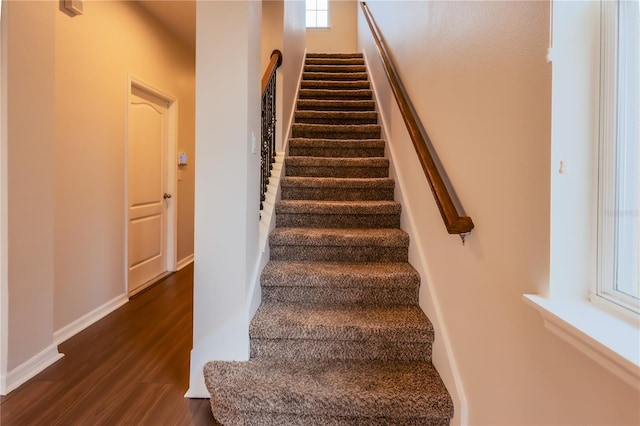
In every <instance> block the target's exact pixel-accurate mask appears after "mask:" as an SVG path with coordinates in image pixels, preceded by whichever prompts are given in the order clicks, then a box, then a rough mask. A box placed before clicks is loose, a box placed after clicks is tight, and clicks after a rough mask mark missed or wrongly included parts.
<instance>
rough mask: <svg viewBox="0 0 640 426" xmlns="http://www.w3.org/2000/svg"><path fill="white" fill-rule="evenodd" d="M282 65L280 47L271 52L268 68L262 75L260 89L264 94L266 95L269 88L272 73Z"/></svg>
mask: <svg viewBox="0 0 640 426" xmlns="http://www.w3.org/2000/svg"><path fill="white" fill-rule="evenodd" d="M280 65H282V52H281V51H279V50H278V49H275V50H274V51H273V52H271V59H270V60H269V65H267V69H266V70H264V74H263V75H262V90H261V91H260V93H262V95H264V91H265V90H267V85H268V84H269V79H270V78H271V74H273V73H274V72H276V69H278V67H279V66H280Z"/></svg>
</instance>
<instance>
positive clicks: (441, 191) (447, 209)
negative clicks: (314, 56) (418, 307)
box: [360, 2, 473, 242]
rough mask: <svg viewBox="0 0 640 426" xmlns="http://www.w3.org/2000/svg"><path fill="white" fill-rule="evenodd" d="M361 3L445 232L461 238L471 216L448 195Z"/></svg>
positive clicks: (426, 139) (424, 136)
mask: <svg viewBox="0 0 640 426" xmlns="http://www.w3.org/2000/svg"><path fill="white" fill-rule="evenodd" d="M360 6H361V7H362V11H363V13H364V17H365V18H366V20H367V23H368V24H369V28H370V29H371V33H372V34H373V38H374V40H375V43H376V47H377V50H378V55H379V56H380V59H381V60H382V64H383V66H384V70H385V73H386V74H387V78H388V79H389V84H390V85H391V90H392V91H393V95H394V96H395V98H396V101H397V102H398V107H399V108H400V113H401V114H402V118H403V120H404V123H405V125H406V126H407V130H408V131H409V135H410V136H411V141H412V142H413V146H414V147H415V149H416V153H417V154H418V158H419V159H420V164H421V165H422V169H423V170H424V174H425V176H426V177H427V181H428V182H429V186H430V187H431V192H432V193H433V196H434V198H435V200H436V204H437V205H438V209H439V210H440V214H441V215H442V220H443V221H444V224H445V226H446V228H447V232H448V233H449V234H459V235H460V236H461V237H462V241H463V242H464V236H465V235H466V234H468V233H469V232H471V230H472V229H473V221H472V220H471V218H470V217H467V216H460V215H459V214H458V210H457V209H456V206H455V205H454V203H453V200H452V199H451V196H450V195H449V191H448V189H447V187H446V185H445V184H444V181H443V179H442V176H441V175H440V171H439V170H438V167H437V166H436V164H435V162H434V161H433V156H432V155H431V152H430V151H429V144H430V139H429V136H428V135H427V134H426V132H425V131H423V130H422V129H423V128H422V125H421V123H420V118H419V117H418V115H417V114H416V113H415V110H414V109H413V106H412V104H411V101H410V100H409V97H408V96H407V94H406V90H405V89H404V86H403V85H402V81H401V80H400V77H399V75H398V72H397V71H396V68H395V66H394V65H393V62H392V61H391V57H390V55H389V53H388V52H387V49H386V47H385V45H384V43H383V41H382V35H381V34H380V30H379V29H378V26H377V25H376V24H375V21H374V19H373V16H372V15H371V11H370V10H369V7H368V6H367V4H366V2H360Z"/></svg>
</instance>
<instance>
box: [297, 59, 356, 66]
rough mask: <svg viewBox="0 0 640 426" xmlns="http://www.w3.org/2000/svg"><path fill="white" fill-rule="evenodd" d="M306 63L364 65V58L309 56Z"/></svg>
mask: <svg viewBox="0 0 640 426" xmlns="http://www.w3.org/2000/svg"><path fill="white" fill-rule="evenodd" d="M304 64H305V65H360V66H364V59H362V58H307V59H306V60H305V61H304Z"/></svg>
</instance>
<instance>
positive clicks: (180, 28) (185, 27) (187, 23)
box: [137, 0, 196, 51]
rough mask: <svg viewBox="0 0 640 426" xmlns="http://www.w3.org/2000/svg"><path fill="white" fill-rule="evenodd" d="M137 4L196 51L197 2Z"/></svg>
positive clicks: (161, 0)
mask: <svg viewBox="0 0 640 426" xmlns="http://www.w3.org/2000/svg"><path fill="white" fill-rule="evenodd" d="M137 3H138V4H140V6H142V7H143V8H144V9H146V10H147V12H149V14H151V15H152V16H154V17H155V18H156V19H157V20H158V21H160V22H161V23H162V25H164V26H165V27H166V28H167V29H168V30H169V31H171V32H172V33H173V34H174V35H175V36H176V37H178V38H179V39H180V40H182V41H183V42H184V43H185V44H186V45H187V46H189V47H191V48H192V49H193V50H194V51H195V49H196V2H195V0H137Z"/></svg>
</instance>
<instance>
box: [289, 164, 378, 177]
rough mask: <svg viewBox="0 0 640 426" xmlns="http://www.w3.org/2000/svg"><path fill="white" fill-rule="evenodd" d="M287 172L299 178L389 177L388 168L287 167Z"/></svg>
mask: <svg viewBox="0 0 640 426" xmlns="http://www.w3.org/2000/svg"><path fill="white" fill-rule="evenodd" d="M286 170H287V176H299V177H336V178H385V177H388V176H389V168H388V167H335V166H334V167H331V166H327V167H322V166H287V168H286Z"/></svg>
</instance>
